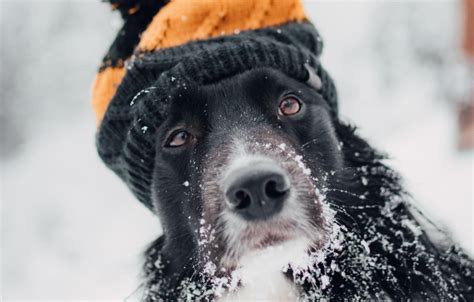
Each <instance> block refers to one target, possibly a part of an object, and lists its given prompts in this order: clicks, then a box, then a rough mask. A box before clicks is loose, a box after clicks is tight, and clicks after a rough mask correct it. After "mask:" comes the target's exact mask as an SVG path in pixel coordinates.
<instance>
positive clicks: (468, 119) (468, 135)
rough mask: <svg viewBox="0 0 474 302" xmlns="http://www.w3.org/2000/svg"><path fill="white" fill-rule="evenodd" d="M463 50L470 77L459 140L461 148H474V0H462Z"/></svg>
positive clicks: (461, 109) (461, 114)
mask: <svg viewBox="0 0 474 302" xmlns="http://www.w3.org/2000/svg"><path fill="white" fill-rule="evenodd" d="M463 14H464V24H463V27H464V29H463V30H464V33H463V34H464V35H463V50H464V54H465V56H466V62H467V64H468V68H469V73H470V75H471V79H470V81H469V85H470V86H471V87H469V93H468V95H467V100H466V101H465V102H461V104H460V108H459V115H458V121H459V142H458V147H459V149H461V150H466V149H474V0H464V1H463Z"/></svg>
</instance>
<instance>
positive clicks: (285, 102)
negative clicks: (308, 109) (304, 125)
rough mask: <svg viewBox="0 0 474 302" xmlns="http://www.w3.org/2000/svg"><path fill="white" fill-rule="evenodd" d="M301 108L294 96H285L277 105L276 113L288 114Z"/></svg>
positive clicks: (295, 112) (292, 113)
mask: <svg viewBox="0 0 474 302" xmlns="http://www.w3.org/2000/svg"><path fill="white" fill-rule="evenodd" d="M300 109H301V102H300V101H299V100H298V99H297V98H296V97H294V96H287V97H285V98H284V99H282V100H281V101H280V104H279V105H278V114H279V115H283V116H290V115H294V114H297V113H298V112H299V111H300Z"/></svg>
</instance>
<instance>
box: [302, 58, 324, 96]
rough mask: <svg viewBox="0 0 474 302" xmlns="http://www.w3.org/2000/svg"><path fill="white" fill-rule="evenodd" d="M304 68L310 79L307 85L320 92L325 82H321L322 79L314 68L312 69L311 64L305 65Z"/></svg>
mask: <svg viewBox="0 0 474 302" xmlns="http://www.w3.org/2000/svg"><path fill="white" fill-rule="evenodd" d="M304 67H305V68H306V71H307V72H308V79H307V80H306V84H308V85H309V86H311V87H313V88H314V89H316V90H320V89H321V88H322V87H323V82H322V81H321V78H320V77H319V76H318V74H317V73H316V70H314V68H313V67H311V66H310V65H309V64H304Z"/></svg>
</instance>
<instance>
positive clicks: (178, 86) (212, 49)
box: [97, 22, 337, 209]
mask: <svg viewBox="0 0 474 302" xmlns="http://www.w3.org/2000/svg"><path fill="white" fill-rule="evenodd" d="M321 51H322V42H321V39H320V38H319V35H318V33H317V31H316V30H315V28H314V26H313V25H312V24H310V23H309V22H303V23H293V22H290V23H287V24H285V25H282V26H278V27H269V28H263V29H258V30H252V31H245V32H241V33H239V34H236V35H232V36H224V37H220V38H214V39H209V40H205V41H197V42H190V43H187V44H184V45H182V46H178V47H172V48H167V49H162V50H160V51H155V52H152V53H146V54H142V55H139V56H137V57H136V58H134V59H133V60H132V61H131V62H130V63H129V65H128V66H127V72H126V74H125V77H124V78H123V80H122V82H121V84H120V86H119V87H118V89H117V92H116V94H115V95H114V97H113V98H112V100H111V102H110V104H109V106H108V108H107V111H106V113H105V116H104V118H103V121H102V123H101V125H100V127H99V129H98V134H97V148H98V151H99V154H100V156H101V158H102V160H103V161H104V162H105V163H106V164H107V166H108V167H109V168H110V169H112V170H113V171H114V172H115V173H117V174H118V175H119V176H120V177H121V178H122V180H123V181H124V182H125V183H126V184H127V185H128V186H129V187H130V189H131V190H132V192H133V193H134V194H135V196H136V197H137V198H138V199H139V200H140V201H141V202H142V203H143V204H144V205H146V206H147V207H148V208H150V209H152V207H153V206H152V198H151V181H152V175H153V169H154V157H155V156H154V155H155V140H154V133H155V131H156V129H157V128H158V127H159V125H160V124H161V122H162V121H163V119H164V118H165V117H166V114H167V112H168V108H169V106H170V104H171V103H172V102H173V99H174V98H175V97H176V96H177V95H178V94H179V92H180V91H181V90H182V89H185V87H186V85H191V84H193V85H207V84H211V83H215V82H218V81H221V80H222V79H225V78H228V77H231V76H233V75H236V74H239V73H242V72H245V71H247V70H250V69H253V68H258V67H270V68H275V69H278V70H280V71H282V72H284V73H285V74H287V75H289V76H291V77H293V78H295V79H298V80H301V81H306V80H307V79H308V77H309V74H308V72H307V70H306V68H305V66H304V65H305V64H309V65H310V66H312V67H313V68H314V69H315V70H316V72H317V73H318V75H319V76H320V77H321V80H322V83H323V87H322V89H321V93H322V95H323V97H324V98H325V99H326V100H327V102H328V104H329V105H330V107H331V108H332V111H333V114H337V97H336V90H335V88H334V85H333V82H332V80H331V79H330V77H329V76H328V74H327V73H326V72H325V70H324V69H323V68H322V67H321V66H320V64H319V61H318V56H319V55H320V53H321Z"/></svg>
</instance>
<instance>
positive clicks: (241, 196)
mask: <svg viewBox="0 0 474 302" xmlns="http://www.w3.org/2000/svg"><path fill="white" fill-rule="evenodd" d="M234 197H235V201H236V203H235V208H236V209H239V210H241V209H245V208H247V207H249V206H250V203H251V199H250V195H249V194H248V193H247V192H245V191H244V190H239V191H237V192H235V194H234Z"/></svg>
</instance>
